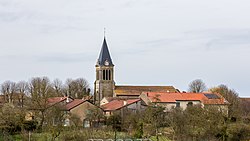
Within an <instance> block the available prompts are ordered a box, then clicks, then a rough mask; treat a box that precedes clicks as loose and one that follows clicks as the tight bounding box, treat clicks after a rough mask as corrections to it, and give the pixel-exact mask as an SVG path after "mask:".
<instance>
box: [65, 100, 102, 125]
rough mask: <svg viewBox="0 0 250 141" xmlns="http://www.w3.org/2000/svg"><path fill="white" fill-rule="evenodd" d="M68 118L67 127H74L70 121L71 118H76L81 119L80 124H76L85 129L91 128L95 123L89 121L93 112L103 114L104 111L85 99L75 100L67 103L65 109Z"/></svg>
mask: <svg viewBox="0 0 250 141" xmlns="http://www.w3.org/2000/svg"><path fill="white" fill-rule="evenodd" d="M64 110H65V111H66V113H67V115H68V117H67V119H66V122H65V126H70V125H72V124H73V123H72V121H70V116H74V117H76V118H78V119H79V121H78V123H74V124H77V125H82V126H83V127H90V126H91V125H93V124H94V123H92V122H93V121H92V119H89V116H90V114H92V113H91V112H100V113H101V114H102V113H103V110H102V109H101V108H100V107H98V106H96V105H94V104H92V103H90V102H89V101H87V100H83V99H74V100H73V101H71V102H69V103H67V104H66V105H65V107H64Z"/></svg>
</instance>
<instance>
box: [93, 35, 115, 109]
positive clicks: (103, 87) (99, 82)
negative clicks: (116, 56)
mask: <svg viewBox="0 0 250 141" xmlns="http://www.w3.org/2000/svg"><path fill="white" fill-rule="evenodd" d="M95 68H96V80H95V84H94V85H95V87H94V89H95V90H94V101H95V103H96V104H98V105H100V100H102V98H103V97H113V93H114V87H115V81H114V64H113V62H112V59H111V57H110V54H109V50H108V45H107V42H106V39H105V37H104V40H103V44H102V48H101V52H100V54H99V58H98V59H97V62H96V65H95Z"/></svg>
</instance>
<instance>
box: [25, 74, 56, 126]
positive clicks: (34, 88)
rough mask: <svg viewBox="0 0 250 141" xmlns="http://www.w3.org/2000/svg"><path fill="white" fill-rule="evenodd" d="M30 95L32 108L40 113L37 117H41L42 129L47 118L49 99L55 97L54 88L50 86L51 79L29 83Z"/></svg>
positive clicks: (41, 79) (36, 78)
mask: <svg viewBox="0 0 250 141" xmlns="http://www.w3.org/2000/svg"><path fill="white" fill-rule="evenodd" d="M29 93H30V95H31V103H30V107H32V109H33V110H35V111H38V113H37V117H40V125H39V127H42V125H43V123H44V120H45V117H46V110H47V108H48V98H49V97H51V96H52V95H53V88H52V86H51V84H50V80H49V78H47V77H35V78H32V79H31V81H30V83H29Z"/></svg>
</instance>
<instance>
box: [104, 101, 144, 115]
mask: <svg viewBox="0 0 250 141" xmlns="http://www.w3.org/2000/svg"><path fill="white" fill-rule="evenodd" d="M138 101H141V99H138V100H137V101H134V102H133V103H135V102H138ZM133 103H130V104H127V105H123V106H122V107H120V108H118V109H115V110H104V109H103V111H104V112H106V111H116V110H120V109H122V108H123V107H125V106H129V105H131V104H133ZM107 104H108V103H107Z"/></svg>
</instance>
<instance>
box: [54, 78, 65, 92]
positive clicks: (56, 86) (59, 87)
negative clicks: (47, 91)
mask: <svg viewBox="0 0 250 141" xmlns="http://www.w3.org/2000/svg"><path fill="white" fill-rule="evenodd" d="M52 87H53V89H54V91H55V95H56V96H63V83H62V81H61V80H59V79H55V80H54V81H53V83H52Z"/></svg>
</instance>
